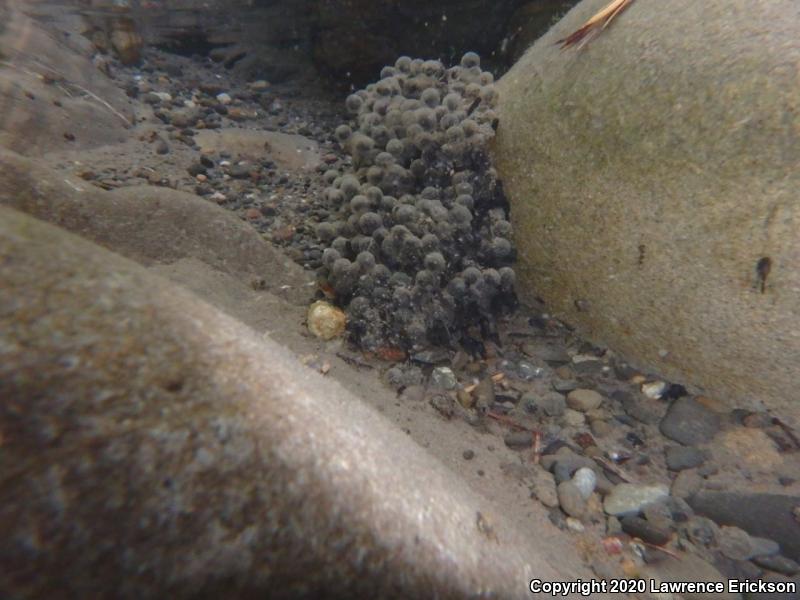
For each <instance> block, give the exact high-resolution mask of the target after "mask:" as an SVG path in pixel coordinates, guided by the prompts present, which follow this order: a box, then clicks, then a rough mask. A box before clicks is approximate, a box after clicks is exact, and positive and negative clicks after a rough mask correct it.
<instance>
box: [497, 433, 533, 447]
mask: <svg viewBox="0 0 800 600" xmlns="http://www.w3.org/2000/svg"><path fill="white" fill-rule="evenodd" d="M503 441H504V442H505V444H506V446H508V447H509V448H511V449H512V450H524V449H525V448H530V447H531V446H532V445H533V435H532V434H531V433H530V432H529V431H514V432H512V433H507V434H506V435H505V436H504V437H503Z"/></svg>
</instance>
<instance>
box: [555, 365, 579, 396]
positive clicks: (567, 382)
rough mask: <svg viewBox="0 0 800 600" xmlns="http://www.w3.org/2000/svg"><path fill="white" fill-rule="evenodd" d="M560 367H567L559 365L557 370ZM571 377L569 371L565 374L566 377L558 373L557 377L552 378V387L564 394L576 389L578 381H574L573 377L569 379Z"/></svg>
mask: <svg viewBox="0 0 800 600" xmlns="http://www.w3.org/2000/svg"><path fill="white" fill-rule="evenodd" d="M560 369H568V367H559V370H560ZM571 377H572V372H571V371H570V373H569V374H567V377H561V376H560V375H559V377H556V378H555V379H553V389H554V390H555V391H557V392H560V393H562V394H566V393H569V392H571V391H572V390H574V389H577V387H578V382H577V381H575V380H574V379H571Z"/></svg>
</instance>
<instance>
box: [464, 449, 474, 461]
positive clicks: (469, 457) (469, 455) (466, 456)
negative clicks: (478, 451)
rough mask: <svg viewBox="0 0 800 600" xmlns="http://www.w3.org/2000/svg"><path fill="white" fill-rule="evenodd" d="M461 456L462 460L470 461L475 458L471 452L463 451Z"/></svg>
mask: <svg viewBox="0 0 800 600" xmlns="http://www.w3.org/2000/svg"><path fill="white" fill-rule="evenodd" d="M461 456H462V457H463V458H464V460H472V459H473V458H475V452H474V451H472V450H464V452H463V453H462V454H461Z"/></svg>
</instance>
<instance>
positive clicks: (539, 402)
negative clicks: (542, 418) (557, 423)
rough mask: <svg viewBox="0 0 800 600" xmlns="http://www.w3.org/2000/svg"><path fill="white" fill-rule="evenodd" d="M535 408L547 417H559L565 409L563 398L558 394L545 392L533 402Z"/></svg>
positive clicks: (565, 404) (565, 403)
mask: <svg viewBox="0 0 800 600" xmlns="http://www.w3.org/2000/svg"><path fill="white" fill-rule="evenodd" d="M534 402H535V404H536V406H537V407H539V409H540V410H542V411H543V412H544V414H546V415H547V416H548V417H560V416H561V415H563V414H564V411H565V410H566V409H567V402H566V400H565V399H564V396H562V395H561V394H559V393H558V392H545V393H544V394H542V395H541V396H540V397H538V398H536V399H535V400H534Z"/></svg>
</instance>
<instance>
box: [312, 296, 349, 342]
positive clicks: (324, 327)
mask: <svg viewBox="0 0 800 600" xmlns="http://www.w3.org/2000/svg"><path fill="white" fill-rule="evenodd" d="M307 320H308V329H309V331H310V332H311V333H313V334H314V335H315V336H317V337H318V338H320V339H322V340H332V339H333V338H335V337H339V336H340V335H342V334H343V333H344V329H345V325H346V324H347V317H346V316H345V314H344V312H343V311H342V310H341V309H339V308H337V307H335V306H333V305H332V304H328V303H327V302H325V301H323V300H319V301H317V302H314V304H312V305H311V306H310V307H309V308H308V317H307Z"/></svg>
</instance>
